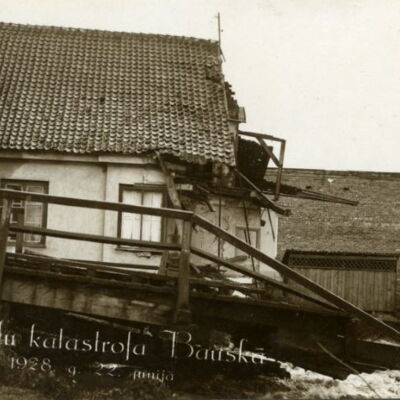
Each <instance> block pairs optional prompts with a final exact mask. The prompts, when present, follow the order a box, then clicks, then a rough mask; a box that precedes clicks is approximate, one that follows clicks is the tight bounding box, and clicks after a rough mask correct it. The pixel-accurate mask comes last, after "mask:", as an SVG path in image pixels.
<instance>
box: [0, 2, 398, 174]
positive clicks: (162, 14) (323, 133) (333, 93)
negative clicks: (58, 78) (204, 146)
mask: <svg viewBox="0 0 400 400" xmlns="http://www.w3.org/2000/svg"><path fill="white" fill-rule="evenodd" d="M218 12H219V13H220V14H221V24H222V30H223V31H222V40H221V44H222V49H223V53H224V56H225V62H224V65H223V69H224V74H225V78H226V79H227V80H228V81H229V82H230V83H231V84H232V86H233V89H234V90H235V92H236V98H237V100H238V102H239V104H240V105H241V106H243V107H245V110H246V115H247V122H246V123H245V124H241V129H243V130H248V131H254V132H261V133H268V134H272V135H274V136H277V137H281V138H284V139H286V140H287V151H286V158H285V166H286V167H290V168H318V169H334V170H362V171H388V172H400V151H399V150H400V0H380V1H378V0H0V20H1V21H4V22H16V23H29V24H42V25H56V26H73V27H82V28H96V29H106V30H119V31H129V32H145V33H162V34H171V35H183V36H194V37H201V38H206V39H217V37H218V29H217V19H216V15H217V13H218Z"/></svg>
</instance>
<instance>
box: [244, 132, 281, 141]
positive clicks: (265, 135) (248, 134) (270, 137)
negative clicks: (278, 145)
mask: <svg viewBox="0 0 400 400" xmlns="http://www.w3.org/2000/svg"><path fill="white" fill-rule="evenodd" d="M239 135H242V136H249V137H254V138H256V139H258V138H261V139H267V140H274V141H276V142H284V141H285V140H284V139H280V138H277V137H275V136H272V135H268V134H266V133H256V132H247V131H239Z"/></svg>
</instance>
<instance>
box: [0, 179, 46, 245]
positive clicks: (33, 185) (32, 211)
mask: <svg viewBox="0 0 400 400" xmlns="http://www.w3.org/2000/svg"><path fill="white" fill-rule="evenodd" d="M1 187H2V188H5V189H11V190H21V191H26V192H33V193H48V183H47V182H40V181H23V180H10V179H2V180H1ZM19 212H21V213H22V214H23V221H24V224H25V225H28V226H38V227H45V226H46V220H47V204H44V203H38V202H34V201H23V200H12V202H11V223H17V222H18V213H19ZM15 240H16V233H10V235H9V242H10V244H14V243H15ZM44 243H45V237H44V236H42V235H35V234H32V233H24V245H25V246H38V245H44Z"/></svg>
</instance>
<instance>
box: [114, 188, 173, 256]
mask: <svg viewBox="0 0 400 400" xmlns="http://www.w3.org/2000/svg"><path fill="white" fill-rule="evenodd" d="M124 190H135V191H138V192H139V191H140V192H157V193H161V194H162V200H161V207H166V205H167V201H168V197H167V187H166V185H165V184H154V183H134V184H126V183H120V184H119V187H118V201H119V202H120V203H123V201H122V199H123V193H124ZM124 204H126V203H124ZM140 215H142V216H143V215H144V214H140ZM160 218H161V232H160V242H165V241H166V236H167V219H166V218H165V217H160ZM141 221H142V220H141ZM141 223H143V222H141ZM121 234H122V212H121V211H119V212H118V222H117V237H118V238H119V239H122V235H121ZM140 240H142V239H140ZM116 249H117V250H123V251H132V252H146V253H148V252H151V253H155V254H160V253H162V251H161V250H155V249H150V248H145V247H136V246H128V245H124V244H118V245H117V247H116Z"/></svg>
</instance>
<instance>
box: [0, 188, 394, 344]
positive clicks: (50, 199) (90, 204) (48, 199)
mask: <svg viewBox="0 0 400 400" xmlns="http://www.w3.org/2000/svg"><path fill="white" fill-rule="evenodd" d="M0 197H2V198H4V199H6V200H7V199H8V200H11V199H19V200H25V201H39V202H44V203H53V204H60V205H70V206H78V207H85V208H99V209H105V210H114V211H120V212H121V211H123V212H132V213H141V214H149V215H157V216H163V217H170V218H178V219H181V220H183V221H186V222H188V224H187V225H186V229H189V224H190V226H191V227H192V225H193V224H196V225H197V226H198V227H200V228H203V229H205V230H206V231H208V232H210V233H212V234H214V235H216V236H217V237H219V238H221V239H223V240H225V241H226V242H228V243H230V244H232V245H233V246H235V247H236V248H238V249H240V250H242V251H243V252H245V253H246V254H248V255H249V256H253V257H254V258H256V259H257V260H259V261H261V262H262V263H265V264H267V265H268V266H270V267H271V268H273V269H274V270H276V271H277V272H279V273H280V274H282V275H283V276H285V277H287V278H289V279H292V280H293V281H294V282H296V283H298V284H299V285H301V286H303V287H305V288H307V289H309V290H310V291H312V292H313V293H314V294H317V295H318V296H320V297H321V298H322V299H324V300H326V301H328V302H330V303H331V304H333V305H335V306H336V307H338V308H340V309H342V310H344V311H346V312H348V313H349V314H350V315H351V316H353V317H356V318H358V319H360V320H361V321H363V322H365V323H367V324H370V325H371V326H373V327H374V328H375V329H376V330H377V331H379V332H380V333H381V334H383V335H385V336H389V337H391V338H393V339H395V340H400V332H399V331H397V330H396V329H394V328H393V327H391V326H390V325H388V324H386V323H384V322H383V321H381V320H379V319H377V318H375V317H374V316H372V315H371V314H369V313H367V312H365V311H363V310H362V309H360V308H359V307H357V306H355V305H353V304H351V303H350V302H348V301H346V300H344V299H343V298H341V297H339V296H337V295H335V294H334V293H332V292H330V291H329V290H327V289H325V288H323V287H322V286H320V285H318V284H317V283H315V282H313V281H311V280H310V279H308V278H306V277H304V276H303V275H301V274H300V273H298V272H296V271H295V270H293V269H292V268H290V267H289V266H287V265H285V264H283V263H281V262H280V261H278V260H276V259H274V258H272V257H270V256H268V255H266V254H264V253H262V252H261V251H259V250H258V249H256V248H254V247H252V246H250V245H248V244H247V243H245V242H244V241H243V240H241V239H239V238H237V237H236V236H234V235H232V234H230V233H229V232H227V231H225V230H223V229H221V228H219V227H218V226H216V225H214V224H212V223H211V222H209V221H207V220H206V219H204V218H202V217H200V216H198V215H196V214H195V213H193V212H189V211H183V210H174V209H165V208H152V207H144V206H135V205H130V204H123V203H112V202H105V201H96V200H83V199H75V198H69V197H60V196H50V195H44V194H36V193H30V192H20V191H15V190H7V189H0ZM4 204H5V207H4V208H3V213H2V219H1V226H0V233H1V236H0V239H1V242H0V244H1V245H2V247H1V248H0V252H1V253H0V257H1V258H0V261H2V263H1V264H0V268H1V267H2V268H4V262H5V248H6V243H7V233H8V229H10V230H11V231H13V232H18V231H22V232H33V233H38V234H43V235H49V236H57V237H64V238H69V239H76V240H89V241H96V242H104V243H117V244H118V243H125V244H128V245H136V246H141V247H149V246H150V247H151V246H153V247H155V248H159V249H171V248H173V249H174V250H176V249H177V245H175V244H169V243H159V242H141V241H137V240H136V241H135V240H128V239H120V238H109V237H107V238H105V237H103V236H100V235H89V234H82V233H73V232H63V231H56V230H50V229H46V228H34V227H29V226H22V227H21V226H18V225H17V226H16V225H14V224H12V225H11V226H10V227H9V226H8V224H9V215H10V204H9V202H7V201H5V202H4ZM7 216H8V217H7ZM140 243H142V244H140ZM189 247H190V246H189ZM181 248H184V249H186V252H184V257H186V258H187V256H188V254H189V255H190V251H189V253H188V252H187V250H189V248H188V243H186V244H185V245H182V247H180V246H178V250H179V249H181ZM191 251H193V252H194V253H195V251H194V249H193V248H192V249H191ZM219 262H221V261H219ZM182 265H183V266H185V265H186V261H182ZM181 270H182V271H184V272H185V269H184V267H182V269H181ZM180 273H181V271H180ZM243 273H244V272H243ZM245 274H246V275H247V276H250V277H253V278H254V279H257V280H260V281H263V282H266V283H269V281H270V280H271V279H270V278H268V277H267V276H265V275H264V274H261V273H257V272H253V271H251V270H246V272H245ZM185 282H186V283H185ZM189 283H190V282H189V279H187V280H186V279H185V277H183V279H182V281H181V285H178V289H180V290H186V289H185V285H189ZM182 288H184V289H182ZM180 296H181V297H180V298H181V299H184V301H182V304H184V305H185V306H186V304H188V302H187V303H185V302H186V294H185V293H181V294H180ZM178 297H179V295H178Z"/></svg>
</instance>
